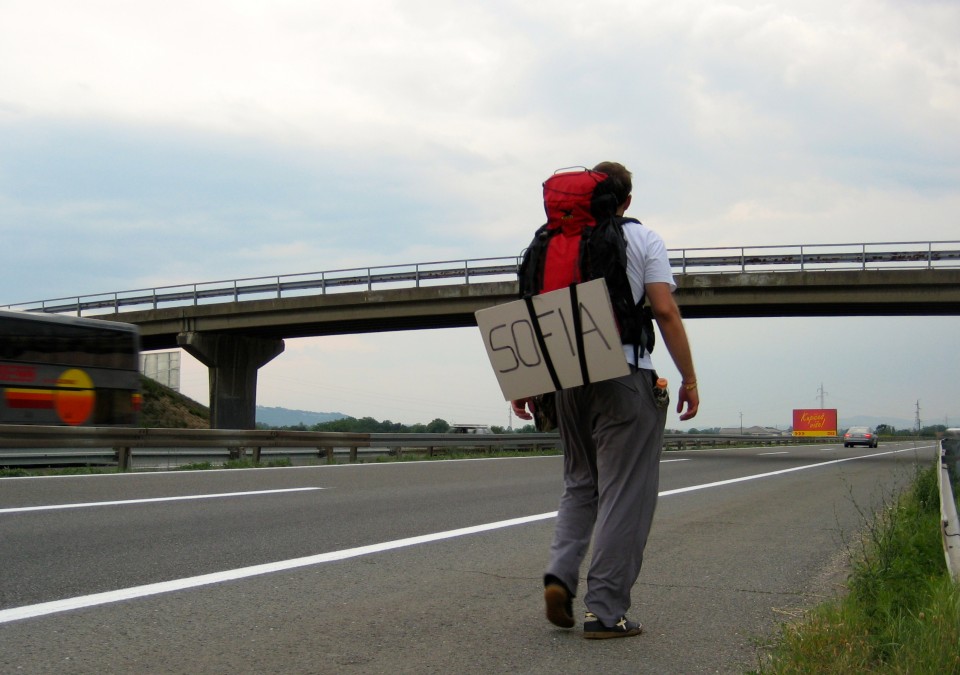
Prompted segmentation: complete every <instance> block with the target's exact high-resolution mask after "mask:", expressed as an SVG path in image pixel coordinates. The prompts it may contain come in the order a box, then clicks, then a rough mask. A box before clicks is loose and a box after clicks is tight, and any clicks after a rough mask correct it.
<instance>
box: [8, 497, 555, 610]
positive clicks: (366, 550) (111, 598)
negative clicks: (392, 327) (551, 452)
mask: <svg viewBox="0 0 960 675" xmlns="http://www.w3.org/2000/svg"><path fill="white" fill-rule="evenodd" d="M556 515H557V512H556V511H554V512H553V513H541V514H539V515H535V516H525V517H523V518H513V519H511V520H501V521H499V522H496V523H487V524H485V525H474V526H473V527H463V528H460V529H458V530H448V531H446V532H435V533H433V534H424V535H421V536H419V537H409V538H407V539H397V540H394V541H385V542H382V543H379V544H370V545H369V546H359V547H357V548H350V549H345V550H343V551H332V552H331V553H321V554H319V555H311V556H306V557H304V558H293V559H291V560H281V561H278V562H273V563H266V564H263V565H253V566H251V567H241V568H239V569H234V570H225V571H223V572H214V573H212V574H202V575H200V576H196V577H188V578H186V579H174V580H172V581H163V582H160V583H156V584H147V585H145V586H133V587H131V588H122V589H119V590H116V591H107V592H105V593H94V594H93V595H83V596H79V597H76V598H66V599H64V600H54V601H52V602H43V603H40V604H38V605H27V606H24V607H14V608H13V609H5V610H0V624H3V623H9V622H11V621H19V620H20V619H29V618H33V617H37V616H44V615H46V614H56V613H58V612H66V611H68V610H71V609H81V608H84V607H94V606H96V605H105V604H107V603H111V602H119V601H120V600H132V599H134V598H143V597H146V596H148V595H157V594H159V593H169V592H171V591H181V590H184V589H187V588H196V587H197V586H207V585H209V584H219V583H222V582H224V581H234V580H236V579H246V578H248V577H253V576H258V575H261V574H270V573H271V572H282V571H285V570H291V569H296V568H298V567H307V566H309V565H319V564H321V563H328V562H333V561H335V560H346V559H347V558H355V557H357V556H362V555H369V554H371V553H381V552H383V551H391V550H394V549H398V548H405V547H407V546H416V545H417V544H426V543H429V542H432V541H439V540H441V539H451V538H453V537H462V536H465V535H468V534H477V533H478V532H486V531H488V530H496V529H499V528H503V527H512V526H514V525H525V524H527V523H532V522H536V521H538V520H547V519H548V518H553V517H555V516H556Z"/></svg>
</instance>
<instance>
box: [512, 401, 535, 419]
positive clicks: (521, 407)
mask: <svg viewBox="0 0 960 675" xmlns="http://www.w3.org/2000/svg"><path fill="white" fill-rule="evenodd" d="M510 407H511V408H513V414H514V415H516V416H517V417H519V418H520V419H522V420H532V419H533V410H534V405H533V398H531V397H528V398H518V399H517V400H516V401H510ZM528 409H529V412H527V410H528Z"/></svg>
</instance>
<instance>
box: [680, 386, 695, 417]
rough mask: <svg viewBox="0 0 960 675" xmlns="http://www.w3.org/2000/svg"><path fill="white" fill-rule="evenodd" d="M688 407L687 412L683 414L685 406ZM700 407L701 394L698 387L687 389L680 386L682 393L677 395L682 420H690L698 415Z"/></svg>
mask: <svg viewBox="0 0 960 675" xmlns="http://www.w3.org/2000/svg"><path fill="white" fill-rule="evenodd" d="M684 404H686V405H687V411H686V412H683V405H684ZM699 407H700V394H699V393H697V389H696V387H694V388H693V389H687V388H686V387H685V386H684V385H683V384H681V385H680V393H679V394H678V395H677V412H678V413H680V420H681V421H684V420H689V419H692V418H694V417H696V415H697V409H698V408H699Z"/></svg>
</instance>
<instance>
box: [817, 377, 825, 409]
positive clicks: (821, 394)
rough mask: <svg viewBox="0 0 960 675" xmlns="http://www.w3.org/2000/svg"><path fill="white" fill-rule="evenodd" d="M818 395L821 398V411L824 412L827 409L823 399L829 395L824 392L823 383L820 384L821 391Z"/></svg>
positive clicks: (819, 390) (818, 391)
mask: <svg viewBox="0 0 960 675" xmlns="http://www.w3.org/2000/svg"><path fill="white" fill-rule="evenodd" d="M817 395H818V396H819V397H820V409H821V410H823V409H824V408H826V405H824V402H823V399H824V397H825V396H826V395H827V392H825V391H824V390H823V382H821V383H820V389H818V390H817Z"/></svg>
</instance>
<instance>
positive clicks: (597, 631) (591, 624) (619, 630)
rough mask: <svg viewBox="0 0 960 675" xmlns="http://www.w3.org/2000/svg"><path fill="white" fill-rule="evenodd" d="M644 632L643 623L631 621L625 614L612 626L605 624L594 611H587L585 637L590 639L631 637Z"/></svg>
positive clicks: (584, 625)
mask: <svg viewBox="0 0 960 675" xmlns="http://www.w3.org/2000/svg"><path fill="white" fill-rule="evenodd" d="M642 632H643V624H641V623H638V622H636V621H629V620H628V619H627V617H625V616H621V617H620V620H619V621H617V622H616V623H615V624H613V625H612V626H607V625H605V624H604V623H603V622H602V621H601V620H600V619H598V618H597V615H596V614H594V613H593V612H587V614H586V616H585V617H584V619H583V637H585V638H587V639H588V640H603V639H605V638H617V637H630V636H631V635H640V633H642Z"/></svg>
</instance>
